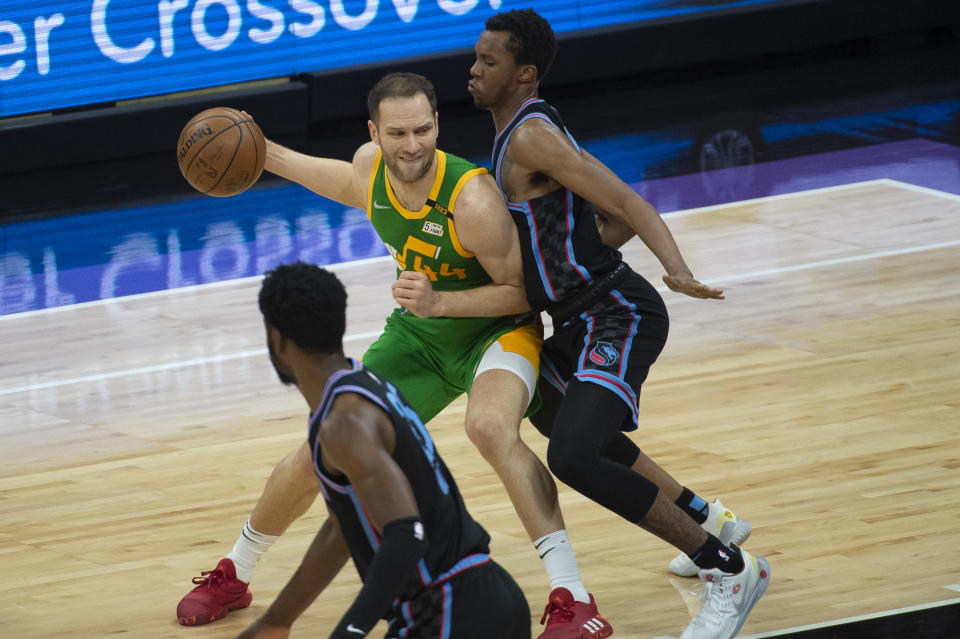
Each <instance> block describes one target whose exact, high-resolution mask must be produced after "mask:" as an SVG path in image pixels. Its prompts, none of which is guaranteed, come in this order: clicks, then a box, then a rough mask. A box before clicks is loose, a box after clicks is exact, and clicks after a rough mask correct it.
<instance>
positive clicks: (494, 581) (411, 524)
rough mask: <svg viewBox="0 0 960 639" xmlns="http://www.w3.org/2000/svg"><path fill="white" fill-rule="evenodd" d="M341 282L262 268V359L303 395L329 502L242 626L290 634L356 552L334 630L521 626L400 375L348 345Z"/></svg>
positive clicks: (463, 634) (462, 633) (480, 532)
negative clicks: (278, 585) (400, 387)
mask: <svg viewBox="0 0 960 639" xmlns="http://www.w3.org/2000/svg"><path fill="white" fill-rule="evenodd" d="M345 308H346V291H345V290H344V289H343V286H342V285H341V284H340V282H339V281H338V280H337V278H336V277H335V276H334V275H333V274H331V273H329V272H327V271H325V270H323V269H321V268H319V267H317V266H314V265H308V264H304V263H302V262H298V263H296V264H291V265H282V266H278V267H277V268H276V269H275V270H273V271H270V272H268V273H267V274H266V277H265V278H264V280H263V286H262V288H261V290H260V311H261V312H262V313H263V318H264V324H265V326H266V329H267V344H268V347H269V351H270V360H271V361H272V362H273V366H274V368H275V369H276V371H277V375H279V377H280V380H281V381H282V382H283V383H284V384H294V385H296V386H297V388H298V389H299V390H300V393H301V394H302V395H303V397H304V399H306V401H307V404H308V405H309V406H310V416H311V417H310V429H309V435H308V437H309V444H310V450H311V452H312V455H313V465H314V470H315V472H316V474H317V478H318V480H319V482H320V488H321V492H322V493H323V497H324V500H325V501H326V504H327V509H328V511H329V513H330V516H329V518H328V519H327V521H326V522H325V523H324V524H323V526H322V527H321V528H320V531H319V532H318V533H317V536H316V538H315V539H314V541H313V543H312V544H311V546H310V548H309V550H307V553H306V556H305V557H304V559H303V561H302V563H301V564H300V567H299V568H298V569H297V571H296V572H295V573H294V575H293V577H291V579H290V581H289V582H288V583H287V585H286V586H285V587H284V589H283V590H282V591H281V592H280V594H279V595H278V596H277V599H276V600H275V601H274V602H273V604H271V605H270V607H269V608H268V609H267V611H266V612H265V613H264V614H263V616H262V617H260V618H259V619H257V620H256V621H255V622H254V623H253V624H252V625H251V626H250V627H249V628H247V629H246V630H245V631H244V632H243V633H242V634H241V635H240V637H242V638H253V637H260V638H261V639H265V638H267V637H269V638H270V639H276V638H279V637H286V636H287V635H288V634H289V631H290V626H291V625H292V624H293V622H294V620H295V619H297V617H299V615H300V614H301V613H303V611H304V610H306V609H307V607H308V606H309V605H310V604H311V603H312V602H313V601H314V599H316V597H317V596H318V595H319V594H320V593H321V592H322V591H323V590H324V588H326V586H327V585H328V584H329V583H330V582H331V581H332V580H333V578H334V577H335V576H336V575H337V573H338V572H339V571H340V569H341V568H342V567H343V565H344V564H345V563H346V561H347V558H348V557H352V559H353V562H354V565H355V566H356V568H357V571H358V572H359V573H360V577H361V580H362V581H363V586H362V587H361V589H360V592H359V593H358V594H357V597H356V599H355V600H354V602H353V604H352V605H351V606H350V608H349V609H348V610H347V612H346V613H345V614H344V615H343V617H342V618H341V620H340V622H339V623H338V624H337V625H336V627H335V628H334V629H333V631H332V633H331V634H330V637H331V639H333V638H336V639H347V638H357V637H364V636H366V635H367V633H369V632H370V630H371V629H372V628H373V627H374V625H376V623H377V621H378V620H379V619H381V618H383V619H386V620H387V621H388V623H389V628H388V631H387V637H388V638H395V637H396V638H399V637H404V638H410V639H418V638H419V639H425V638H427V637H430V638H434V637H449V638H450V639H458V638H459V639H470V638H481V637H482V638H487V637H498V638H503V639H527V638H528V637H529V636H530V610H529V608H528V607H527V602H526V599H525V598H524V595H523V592H522V591H521V590H520V587H519V586H518V585H517V584H516V582H514V580H513V579H512V578H511V577H510V575H509V574H507V572H506V571H505V570H504V569H503V568H501V567H500V566H499V565H497V564H496V563H494V562H493V561H492V560H491V559H490V556H489V542H490V537H489V535H488V534H487V532H486V531H485V530H484V529H483V528H482V527H481V526H480V525H479V524H478V523H477V522H475V521H474V520H473V518H472V517H471V516H470V514H469V513H468V512H467V510H466V507H465V506H464V503H463V499H462V497H461V496H460V492H459V491H458V490H457V486H456V484H455V483H454V481H453V477H452V476H451V475H450V472H449V471H448V470H447V467H446V465H444V463H443V460H441V459H440V456H439V455H438V453H437V450H436V448H435V447H434V445H433V441H432V440H431V438H430V435H429V434H428V433H427V430H426V429H425V428H424V426H423V423H422V422H421V421H420V419H419V418H418V417H417V414H416V413H415V412H414V411H413V409H411V408H410V407H409V406H408V405H407V403H406V401H405V400H404V399H403V397H401V395H400V393H399V392H398V391H397V389H396V388H395V387H394V386H393V385H392V384H391V383H390V382H389V381H388V380H384V379H381V378H380V377H378V376H377V375H375V374H374V373H372V372H371V371H369V370H367V369H366V368H364V367H363V366H362V365H360V364H359V363H357V362H354V361H353V360H351V359H349V358H347V357H345V356H344V354H343V347H342V338H343V332H344V327H345V321H346V320H345Z"/></svg>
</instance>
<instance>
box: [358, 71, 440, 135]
mask: <svg viewBox="0 0 960 639" xmlns="http://www.w3.org/2000/svg"><path fill="white" fill-rule="evenodd" d="M419 93H422V94H423V95H424V96H426V98H427V101H428V102H429V103H430V108H431V109H433V112H434V113H436V112H437V92H436V91H435V90H434V88H433V83H432V82H430V80H428V79H427V78H425V77H424V76H422V75H418V74H416V73H405V72H402V71H395V72H393V73H388V74H387V75H385V76H383V77H382V78H380V79H379V80H377V83H376V84H375V85H373V88H372V89H370V92H369V93H367V111H369V112H370V119H371V120H373V123H374V124H376V123H377V118H379V117H380V103H381V102H383V101H384V100H386V99H387V98H412V97H413V96H415V95H417V94H419Z"/></svg>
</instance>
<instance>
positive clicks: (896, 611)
mask: <svg viewBox="0 0 960 639" xmlns="http://www.w3.org/2000/svg"><path fill="white" fill-rule="evenodd" d="M945 587H946V588H949V586H945ZM953 604H960V597H957V598H954V599H943V600H941V601H933V602H930V603H925V604H917V605H915V606H905V607H903V608H893V609H891V610H881V611H880V612H873V613H868V614H865V615H856V616H854V617H846V618H844V619H834V620H832V621H821V622H817V623H811V624H807V625H804V626H796V627H794V628H784V629H782V630H771V631H770V632H761V633H758V634H755V635H742V636H741V635H738V636H739V637H740V639H768V638H769V637H782V636H783V635H788V634H793V633H796V632H805V631H808V630H820V629H822V628H832V627H834V626H845V625H848V624H851V623H857V622H860V621H871V620H873V619H882V618H884V617H892V616H894V615H901V614H905V613H910V612H917V611H919V610H932V609H933V608H943V607H946V606H951V605H953Z"/></svg>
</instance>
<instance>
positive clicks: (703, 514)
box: [674, 488, 709, 524]
mask: <svg viewBox="0 0 960 639" xmlns="http://www.w3.org/2000/svg"><path fill="white" fill-rule="evenodd" d="M674 503H675V504H676V505H677V506H679V507H680V509H681V510H682V511H683V512H685V513H687V514H688V515H690V517H692V518H693V520H694V521H695V522H697V523H698V524H702V523H703V522H705V521H706V520H707V513H708V512H709V510H708V506H707V502H705V501H703V500H702V499H700V498H699V497H697V496H696V495H695V494H694V492H693V491H692V490H690V489H689V488H684V489H683V492H682V493H680V496H679V497H677V501H675V502H674Z"/></svg>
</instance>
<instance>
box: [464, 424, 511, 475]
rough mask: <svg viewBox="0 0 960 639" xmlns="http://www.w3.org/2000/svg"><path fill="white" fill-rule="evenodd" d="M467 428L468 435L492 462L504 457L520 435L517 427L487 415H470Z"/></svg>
mask: <svg viewBox="0 0 960 639" xmlns="http://www.w3.org/2000/svg"><path fill="white" fill-rule="evenodd" d="M465 428H466V431H467V437H468V438H469V439H470V441H471V442H473V445H474V446H476V447H477V450H478V451H480V454H481V455H483V458H484V459H486V460H487V461H488V462H490V463H495V462H496V461H497V460H498V459H502V458H504V457H505V456H506V454H507V452H508V451H509V450H510V447H511V446H513V445H514V443H515V442H516V441H517V439H518V437H519V435H518V434H517V431H516V429H515V428H513V427H511V426H510V425H508V424H505V423H503V422H502V421H501V420H497V419H494V418H491V417H486V416H481V417H468V418H467V421H466V424H465Z"/></svg>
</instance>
